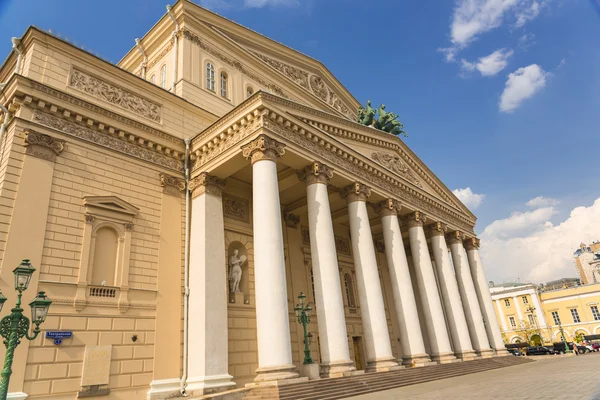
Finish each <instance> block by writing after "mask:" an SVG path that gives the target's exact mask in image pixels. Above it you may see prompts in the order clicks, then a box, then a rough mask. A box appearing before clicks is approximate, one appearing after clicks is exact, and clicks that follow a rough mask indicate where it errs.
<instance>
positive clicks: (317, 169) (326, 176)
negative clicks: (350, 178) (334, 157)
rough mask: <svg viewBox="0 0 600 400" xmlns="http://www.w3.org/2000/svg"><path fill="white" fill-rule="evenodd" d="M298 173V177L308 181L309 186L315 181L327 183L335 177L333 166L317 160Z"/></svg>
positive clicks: (305, 181)
mask: <svg viewBox="0 0 600 400" xmlns="http://www.w3.org/2000/svg"><path fill="white" fill-rule="evenodd" d="M296 174H297V175H298V179H300V180H301V181H302V182H304V183H306V185H307V186H308V185H312V184H313V183H324V184H327V182H329V180H330V179H331V178H333V168H331V167H329V166H327V165H325V164H323V163H320V162H318V161H315V162H313V163H312V164H311V165H308V166H306V167H304V168H302V169H301V170H300V171H297V172H296Z"/></svg>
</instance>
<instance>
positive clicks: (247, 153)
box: [242, 135, 285, 164]
mask: <svg viewBox="0 0 600 400" xmlns="http://www.w3.org/2000/svg"><path fill="white" fill-rule="evenodd" d="M284 154H285V144H283V143H279V142H278V141H276V140H274V139H271V138H270V137H268V136H267V135H260V136H258V137H257V138H256V139H254V140H253V141H251V142H250V143H248V144H247V145H245V146H242V155H243V156H244V157H246V158H247V159H250V160H251V163H252V164H254V163H255V162H257V161H261V160H270V161H275V162H277V159H278V158H279V157H281V156H283V155H284Z"/></svg>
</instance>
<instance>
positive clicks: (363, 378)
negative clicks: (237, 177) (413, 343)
mask: <svg viewBox="0 0 600 400" xmlns="http://www.w3.org/2000/svg"><path fill="white" fill-rule="evenodd" d="M529 362H533V360H530V359H526V358H524V357H514V356H506V357H494V358H488V359H483V360H474V361H464V362H459V363H452V364H442V365H431V366H427V367H421V368H408V369H403V370H399V371H391V372H378V373H370V374H364V375H356V376H348V377H342V378H332V379H319V380H314V381H308V382H303V383H296V384H291V385H284V386H279V387H259V388H255V389H252V390H251V391H250V392H249V393H247V394H246V395H245V396H244V400H275V399H279V400H334V399H343V398H346V397H351V396H357V395H360V394H365V393H371V392H378V391H381V390H388V389H394V388H398V387H402V386H409V385H415V384H418V383H424V382H430V381H435V380H439V379H446V378H452V377H455V376H460V375H467V374H473V373H476V372H482V371H489V370H493V369H497V368H504V367H509V366H513V365H519V364H525V363H529Z"/></svg>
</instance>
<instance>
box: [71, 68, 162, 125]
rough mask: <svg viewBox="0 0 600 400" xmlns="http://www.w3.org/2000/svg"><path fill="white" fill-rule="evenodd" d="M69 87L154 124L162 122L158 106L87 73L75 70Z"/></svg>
mask: <svg viewBox="0 0 600 400" xmlns="http://www.w3.org/2000/svg"><path fill="white" fill-rule="evenodd" d="M69 86H71V87H74V88H75V89H78V90H81V91H82V92H85V93H87V94H89V95H91V96H94V97H96V98H98V99H100V100H104V101H107V102H109V103H112V104H114V105H116V106H119V107H121V108H123V109H125V110H128V111H131V112H133V113H134V114H137V115H140V116H142V117H145V118H148V119H150V120H152V121H154V122H160V112H161V107H160V106H159V105H158V104H156V103H154V102H152V101H150V100H146V99H144V98H141V97H139V96H137V95H135V94H133V93H131V92H129V91H127V90H125V89H122V88H120V87H117V86H114V85H112V84H110V83H108V82H105V81H103V80H101V79H99V78H96V77H94V76H91V75H88V74H86V73H85V72H82V71H79V70H77V69H73V71H72V72H71V79H70V80H69Z"/></svg>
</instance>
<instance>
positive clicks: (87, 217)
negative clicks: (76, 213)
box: [85, 214, 96, 225]
mask: <svg viewBox="0 0 600 400" xmlns="http://www.w3.org/2000/svg"><path fill="white" fill-rule="evenodd" d="M95 220H96V217H94V216H93V215H90V214H86V215H85V223H86V224H89V225H91V224H93V223H94V221H95Z"/></svg>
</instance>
